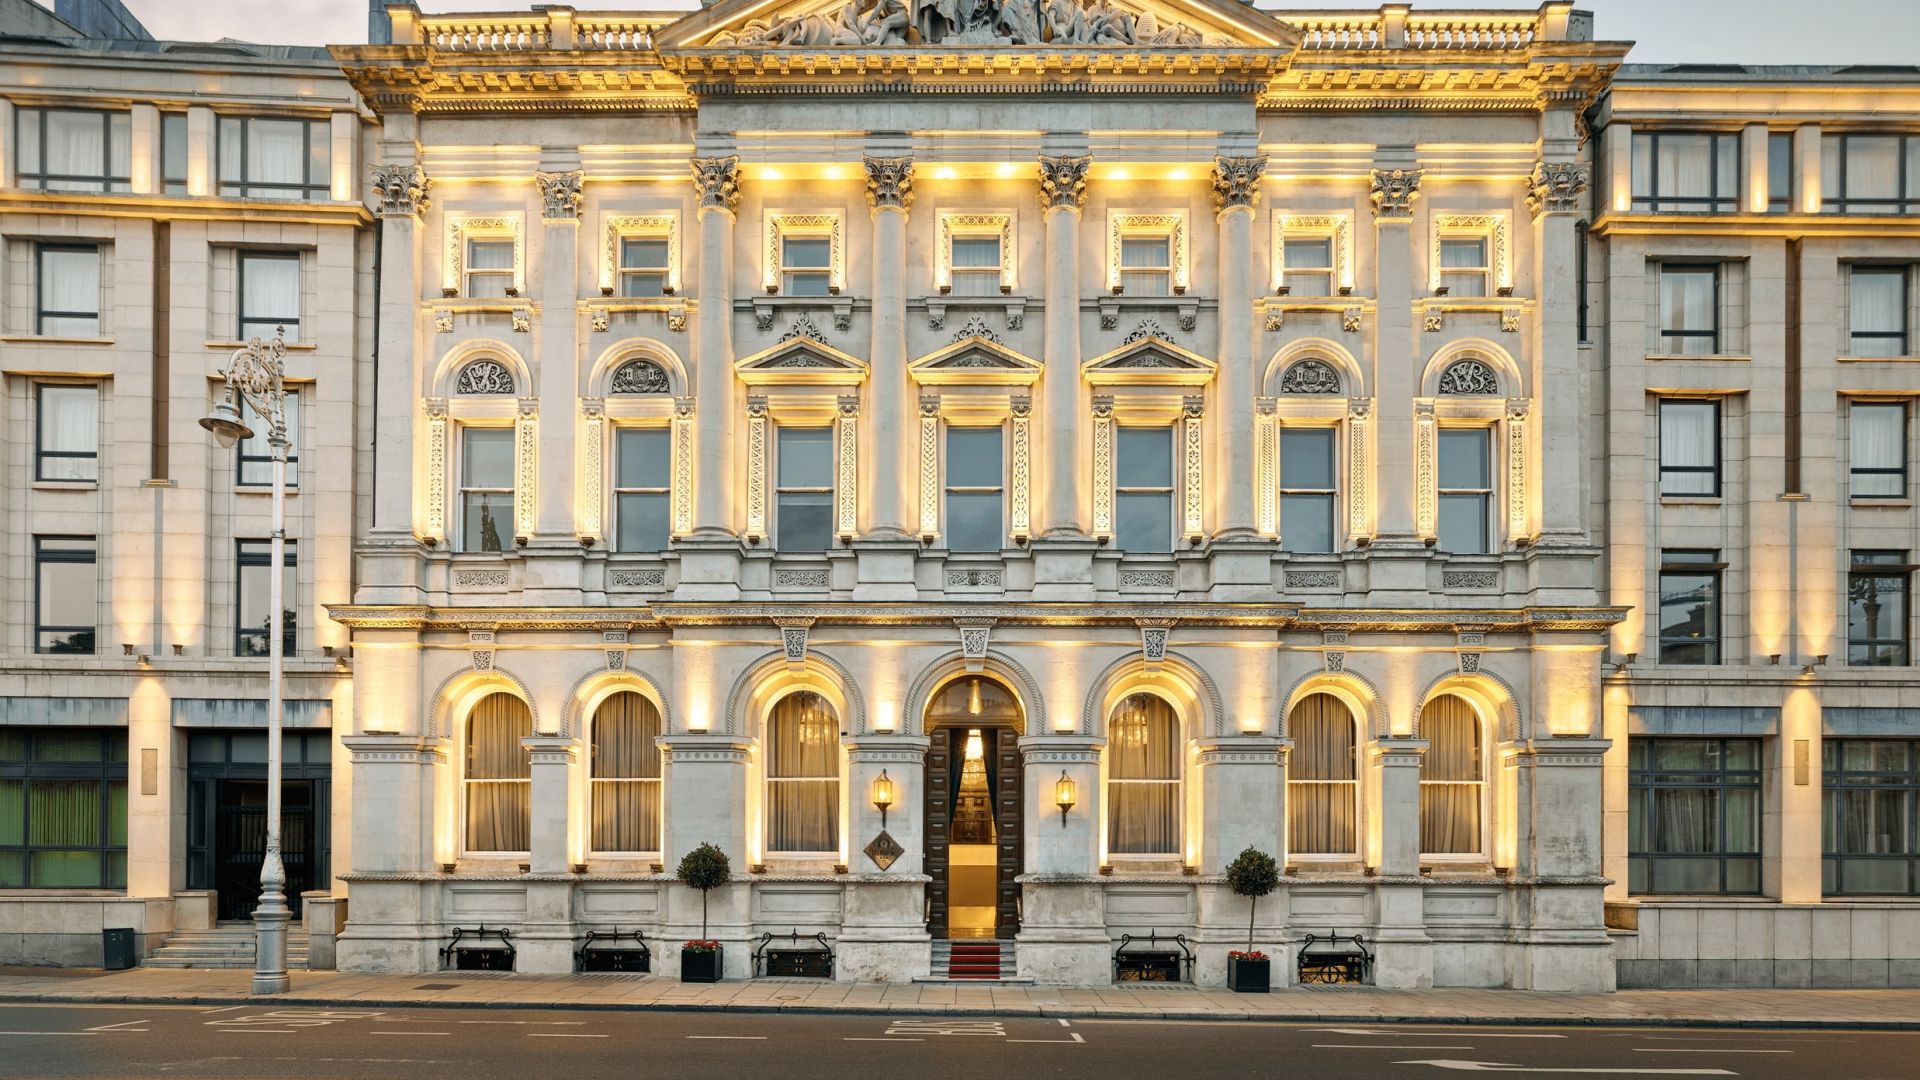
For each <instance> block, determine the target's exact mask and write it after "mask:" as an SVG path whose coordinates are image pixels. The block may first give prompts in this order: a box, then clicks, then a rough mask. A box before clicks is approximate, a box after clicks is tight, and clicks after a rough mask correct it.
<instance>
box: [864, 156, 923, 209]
mask: <svg viewBox="0 0 1920 1080" xmlns="http://www.w3.org/2000/svg"><path fill="white" fill-rule="evenodd" d="M860 164H861V165H863V166H865V167H866V170H867V205H868V206H871V207H873V208H874V209H875V210H881V209H885V208H887V207H896V208H898V209H899V210H901V211H902V212H905V211H907V210H911V209H913V159H912V158H875V157H869V158H861V159H860Z"/></svg>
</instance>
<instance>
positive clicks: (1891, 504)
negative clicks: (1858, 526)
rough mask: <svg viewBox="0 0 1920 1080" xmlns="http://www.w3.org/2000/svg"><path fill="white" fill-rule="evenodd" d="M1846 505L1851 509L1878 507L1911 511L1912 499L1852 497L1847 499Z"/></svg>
mask: <svg viewBox="0 0 1920 1080" xmlns="http://www.w3.org/2000/svg"><path fill="white" fill-rule="evenodd" d="M1847 505H1848V506H1849V507H1853V508H1856V509H1858V508H1861V507H1878V508H1884V509H1887V510H1911V509H1913V500H1912V499H1876V498H1873V497H1871V496H1860V495H1853V496H1849V497H1848V499H1847Z"/></svg>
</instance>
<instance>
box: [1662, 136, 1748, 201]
mask: <svg viewBox="0 0 1920 1080" xmlns="http://www.w3.org/2000/svg"><path fill="white" fill-rule="evenodd" d="M1655 168H1657V169H1658V170H1659V174H1658V176H1659V191H1660V194H1661V195H1664V196H1678V197H1682V198H1700V197H1704V196H1709V195H1712V194H1713V138H1712V136H1708V135H1666V136H1662V137H1661V139H1660V159H1659V161H1657V162H1656V163H1655ZM1728 183H1729V184H1731V183H1732V178H1731V177H1729V178H1728Z"/></svg>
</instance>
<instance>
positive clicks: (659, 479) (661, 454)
mask: <svg viewBox="0 0 1920 1080" xmlns="http://www.w3.org/2000/svg"><path fill="white" fill-rule="evenodd" d="M617 453H618V456H619V462H618V464H617V466H616V468H617V473H616V479H615V486H616V487H623V488H665V487H668V486H670V485H671V483H672V480H671V479H670V477H671V475H672V469H673V451H672V448H671V443H670V442H669V432H668V431H667V429H666V428H621V429H620V434H619V447H618V450H617Z"/></svg>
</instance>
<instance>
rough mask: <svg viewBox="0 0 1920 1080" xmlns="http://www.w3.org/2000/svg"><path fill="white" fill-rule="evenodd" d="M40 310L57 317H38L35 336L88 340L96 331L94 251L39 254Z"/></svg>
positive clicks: (97, 304)
mask: <svg viewBox="0 0 1920 1080" xmlns="http://www.w3.org/2000/svg"><path fill="white" fill-rule="evenodd" d="M40 310H41V311H43V312H51V311H58V312H64V313H66V314H64V315H61V316H51V315H49V316H42V318H41V320H40V326H39V329H38V330H37V331H36V332H38V333H42V334H46V335H48V336H51V337H91V336H93V335H95V334H98V333H99V332H100V253H99V252H98V251H42V252H41V253H40Z"/></svg>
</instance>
